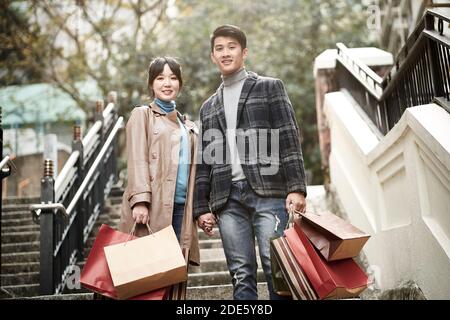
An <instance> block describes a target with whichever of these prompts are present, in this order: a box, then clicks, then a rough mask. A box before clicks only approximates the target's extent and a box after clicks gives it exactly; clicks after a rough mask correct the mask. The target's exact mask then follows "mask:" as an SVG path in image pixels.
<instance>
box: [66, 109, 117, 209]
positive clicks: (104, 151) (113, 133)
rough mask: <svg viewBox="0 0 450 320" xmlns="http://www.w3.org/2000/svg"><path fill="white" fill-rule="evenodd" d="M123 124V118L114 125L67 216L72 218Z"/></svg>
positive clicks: (70, 205) (68, 207)
mask: <svg viewBox="0 0 450 320" xmlns="http://www.w3.org/2000/svg"><path fill="white" fill-rule="evenodd" d="M122 123H123V117H119V119H117V121H116V124H115V125H114V127H113V129H112V130H111V133H110V134H109V136H108V139H107V140H106V142H105V144H104V145H103V147H102V149H101V150H100V152H99V154H98V156H97V158H95V161H94V163H93V164H92V166H91V168H90V169H89V171H88V173H87V174H86V177H85V178H84V180H83V182H82V183H81V186H80V188H78V191H77V193H76V194H75V196H74V197H73V199H72V201H71V202H70V204H69V205H68V206H67V210H66V211H67V214H68V215H69V216H70V214H71V212H72V210H73V208H74V207H75V205H76V203H77V202H78V200H79V198H80V196H81V195H82V194H83V192H84V190H85V189H86V186H87V185H88V183H89V181H90V179H91V178H92V176H93V175H94V173H95V171H96V169H97V167H98V165H99V164H100V161H101V160H103V157H104V155H105V153H106V151H107V150H108V148H109V146H110V145H111V143H112V140H113V139H114V137H115V135H116V133H117V131H118V130H119V129H120V128H121V127H122Z"/></svg>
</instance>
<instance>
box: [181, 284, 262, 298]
mask: <svg viewBox="0 0 450 320" xmlns="http://www.w3.org/2000/svg"><path fill="white" fill-rule="evenodd" d="M257 288H258V299H259V300H269V292H268V290H267V283H265V282H260V283H258V285H257ZM186 299H187V300H232V299H233V286H232V285H231V284H227V285H215V286H201V287H192V286H188V287H187V291H186Z"/></svg>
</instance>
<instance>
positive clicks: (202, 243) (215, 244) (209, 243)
mask: <svg viewBox="0 0 450 320" xmlns="http://www.w3.org/2000/svg"><path fill="white" fill-rule="evenodd" d="M198 244H199V248H200V249H211V248H222V240H221V239H207V240H199V243H198Z"/></svg>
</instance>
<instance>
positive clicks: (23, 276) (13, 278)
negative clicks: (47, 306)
mask: <svg viewBox="0 0 450 320" xmlns="http://www.w3.org/2000/svg"><path fill="white" fill-rule="evenodd" d="M1 279H2V286H13V285H22V284H37V283H39V272H26V273H25V272H24V273H15V274H2V275H1Z"/></svg>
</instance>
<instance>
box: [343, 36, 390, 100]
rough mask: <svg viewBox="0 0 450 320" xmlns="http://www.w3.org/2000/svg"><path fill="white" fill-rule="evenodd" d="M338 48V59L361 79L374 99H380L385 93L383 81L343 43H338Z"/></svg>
mask: <svg viewBox="0 0 450 320" xmlns="http://www.w3.org/2000/svg"><path fill="white" fill-rule="evenodd" d="M336 47H337V48H338V55H337V58H338V60H339V61H340V62H341V63H342V65H343V66H345V67H346V68H347V69H348V71H350V72H352V74H353V75H354V76H355V77H357V78H358V79H359V81H360V82H361V83H362V84H363V85H364V86H365V87H366V89H367V90H368V91H369V92H370V93H371V94H372V95H373V96H374V97H377V98H378V97H380V96H381V94H382V92H383V88H382V86H381V83H382V81H383V79H382V78H381V77H380V76H379V75H377V74H376V73H375V72H373V71H372V70H371V69H370V68H369V67H368V66H367V65H366V64H364V63H363V62H362V61H361V60H359V59H358V58H357V57H355V56H353V55H352V54H351V53H350V51H349V49H348V48H347V47H346V46H345V45H344V44H343V43H337V44H336ZM355 67H356V68H355ZM361 73H362V74H361ZM368 79H370V80H371V82H372V83H370V82H369V81H368Z"/></svg>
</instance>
